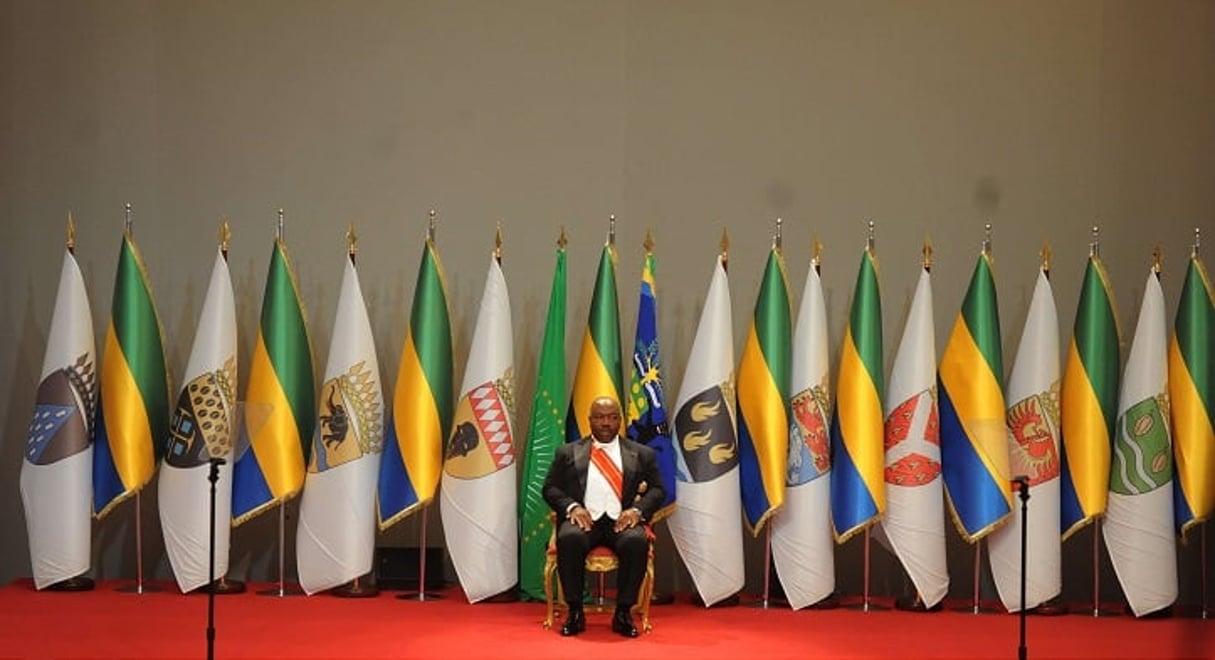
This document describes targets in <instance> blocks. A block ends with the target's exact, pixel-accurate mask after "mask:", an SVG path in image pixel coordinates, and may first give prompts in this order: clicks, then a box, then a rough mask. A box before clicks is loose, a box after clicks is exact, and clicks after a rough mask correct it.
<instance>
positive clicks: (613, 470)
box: [591, 445, 624, 499]
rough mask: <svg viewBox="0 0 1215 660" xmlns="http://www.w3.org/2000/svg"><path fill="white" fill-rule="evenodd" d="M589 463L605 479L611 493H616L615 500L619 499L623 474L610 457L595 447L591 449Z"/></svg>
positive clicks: (622, 484)
mask: <svg viewBox="0 0 1215 660" xmlns="http://www.w3.org/2000/svg"><path fill="white" fill-rule="evenodd" d="M591 462H592V463H594V464H595V467H596V468H597V469H598V470H599V474H602V475H603V478H604V479H607V482H608V485H610V486H611V487H612V492H613V493H616V499H620V498H621V497H622V496H623V493H624V473H622V472H621V471H620V468H619V467H616V464H615V463H613V462H612V457H611V456H608V455H607V452H606V451H604V450H603V449H601V448H600V447H599V446H598V445H595V446H592V447H591Z"/></svg>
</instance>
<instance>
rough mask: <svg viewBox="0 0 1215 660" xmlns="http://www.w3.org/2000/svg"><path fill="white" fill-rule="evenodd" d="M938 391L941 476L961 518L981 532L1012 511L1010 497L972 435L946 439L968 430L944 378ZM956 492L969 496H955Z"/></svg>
mask: <svg viewBox="0 0 1215 660" xmlns="http://www.w3.org/2000/svg"><path fill="white" fill-rule="evenodd" d="M937 391H938V392H939V393H940V394H939V396H938V398H937V410H938V414H939V415H940V423H941V435H942V442H941V476H942V477H943V478H944V480H945V485H946V490H947V491H952V492H950V500H949V501H950V502H951V503H952V504H953V508H954V511H956V512H957V514H958V521H959V522H961V524H962V527H963V528H965V529H966V531H967V533H968V534H972V535H973V534H977V533H979V532H981V531H983V530H984V529H986V528H987V527H990V526H991V525H992V524H994V523H995V522H996V521H997V520H999V519H1000V518H1002V517H1004V516H1005V515H1007V514H1008V512H1009V508H1008V500H1006V499H1004V492H1003V491H1002V490H1001V489H1000V486H999V484H997V483H996V482H995V480H994V479H992V476H991V473H990V472H989V471H988V470H987V466H986V465H984V464H983V460H982V459H981V458H979V455H978V453H977V452H976V451H975V450H974V444H973V443H972V442H971V441H970V440H969V438H966V440H965V441H964V442H944V435H945V434H946V433H947V432H955V433H960V434H962V435H965V433H966V430H965V427H963V426H962V421H961V420H960V419H959V418H958V411H957V410H956V409H954V407H953V401H952V400H951V399H950V398H949V391H948V390H947V389H946V388H945V383H944V382H942V381H941V380H940V378H938V379H937ZM951 484H952V485H953V487H952V488H950V487H949V486H950V485H951ZM955 493H961V494H964V495H965V497H954V494H955Z"/></svg>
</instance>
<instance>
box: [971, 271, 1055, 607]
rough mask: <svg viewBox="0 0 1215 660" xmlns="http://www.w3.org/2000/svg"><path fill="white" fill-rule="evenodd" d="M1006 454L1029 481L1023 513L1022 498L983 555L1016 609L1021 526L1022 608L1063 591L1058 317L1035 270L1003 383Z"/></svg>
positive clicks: (1004, 596) (1042, 274)
mask: <svg viewBox="0 0 1215 660" xmlns="http://www.w3.org/2000/svg"><path fill="white" fill-rule="evenodd" d="M1004 400H1005V401H1007V402H1008V414H1007V421H1008V431H1009V433H1008V457H1009V469H1010V472H1011V476H1025V477H1027V478H1028V479H1029V494H1030V500H1029V503H1028V505H1029V506H1028V516H1027V517H1026V516H1022V513H1021V501H1020V497H1019V496H1018V497H1016V498H1015V499H1014V503H1015V504H1016V506H1014V507H1013V512H1012V516H1010V517H1009V520H1008V522H1007V523H1006V524H1004V525H1003V526H1001V527H999V528H998V529H996V530H995V531H993V532H992V533H991V534H989V535H988V536H987V555H988V559H989V560H990V562H991V573H992V577H993V578H994V579H995V583H996V591H998V592H999V594H1000V601H1001V602H1003V603H1004V608H1005V609H1007V610H1008V611H1009V612H1018V611H1020V610H1021V528H1022V526H1025V527H1026V532H1025V533H1026V555H1027V557H1026V571H1025V608H1026V609H1032V608H1034V607H1037V606H1038V605H1041V604H1042V603H1044V602H1046V601H1048V600H1050V599H1052V598H1054V597H1055V596H1058V595H1059V593H1060V591H1061V590H1062V589H1063V573H1062V570H1063V569H1062V560H1061V556H1062V539H1061V537H1060V535H1059V526H1060V522H1059V507H1060V503H1059V483H1060V482H1059V469H1060V465H1059V456H1060V454H1059V318H1058V314H1057V313H1056V311H1055V296H1054V293H1053V292H1052V291H1051V286H1050V279H1049V278H1048V277H1047V274H1046V271H1044V270H1039V271H1038V282H1037V284H1035V285H1034V293H1033V298H1032V299H1031V300H1030V303H1029V312H1028V313H1027V314H1026V316H1025V328H1024V329H1023V330H1022V331H1021V343H1020V345H1019V346H1018V347H1017V357H1016V360H1015V361H1014V362H1013V368H1012V376H1010V377H1009V379H1008V392H1007V394H1006V396H1005V397H1004Z"/></svg>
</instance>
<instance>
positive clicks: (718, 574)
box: [667, 256, 745, 607]
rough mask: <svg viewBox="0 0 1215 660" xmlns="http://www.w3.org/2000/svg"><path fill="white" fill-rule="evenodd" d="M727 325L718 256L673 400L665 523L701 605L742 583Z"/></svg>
mask: <svg viewBox="0 0 1215 660" xmlns="http://www.w3.org/2000/svg"><path fill="white" fill-rule="evenodd" d="M731 323H732V320H731V312H730V284H729V279H728V278H727V276H726V269H725V257H724V256H719V257H718V258H717V262H716V264H715V266H714V268H713V275H712V279H711V280H710V283H709V292H708V294H707V295H706V296H705V303H704V308H703V309H702V311H701V313H700V321H699V323H698V324H697V326H696V337H695V339H694V340H693V341H692V350H691V352H690V354H689V356H688V361H687V367H685V369H684V374H683V381H682V382H681V384H680V387H679V396H678V397H677V398H676V401H675V411H676V412H675V419H674V436H675V460H676V479H677V481H676V485H675V487H676V491H677V492H676V501H677V502H679V506H678V507H676V508H675V511H674V512H672V513H671V515H670V516H669V517H668V518H667V529H669V530H670V531H671V538H672V540H673V541H674V542H675V548H676V549H677V550H678V551H679V556H680V557H681V558H682V559H683V563H684V566H686V567H687V569H688V573H689V574H690V575H691V577H692V583H693V584H695V585H696V591H697V593H699V594H700V598H701V600H702V601H704V603H705V606H706V607H708V606H710V605H713V604H714V603H717V602H719V601H721V600H723V599H725V598H728V597H730V596H732V595H734V594H736V593H738V591H739V590H740V589H742V587H743V582H744V578H745V570H744V568H745V567H744V564H743V536H742V526H741V525H740V524H739V520H740V519H741V517H742V502H741V501H740V500H739V497H738V493H739V476H738V437H737V434H736V431H735V422H734V405H733V404H734V334H733V331H732V329H731Z"/></svg>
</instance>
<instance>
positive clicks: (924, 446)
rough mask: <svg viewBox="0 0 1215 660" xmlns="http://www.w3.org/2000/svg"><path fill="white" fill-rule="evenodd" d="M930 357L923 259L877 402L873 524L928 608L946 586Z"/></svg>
mask: <svg viewBox="0 0 1215 660" xmlns="http://www.w3.org/2000/svg"><path fill="white" fill-rule="evenodd" d="M925 251H927V249H926V250H925ZM936 364H937V350H936V330H935V328H934V325H933V321H932V276H931V275H930V273H929V270H928V268H927V267H925V268H923V269H922V270H920V280H919V282H918V283H917V284H916V287H915V294H914V295H913V296H912V299H911V311H909V312H908V313H907V323H906V325H905V326H904V327H903V338H902V340H901V341H900V342H899V348H898V351H897V352H896V353H895V354H894V369H893V370H892V371H891V372H890V385H889V387H888V388H887V390H886V402H885V406H884V407H883V414H884V415H885V418H886V423H885V432H886V435H885V449H886V458H885V483H886V514H885V515H884V516H883V517H882V522H881V523H880V525H881V527H880V529H881V533H882V536H884V537H885V540H886V542H887V543H889V547H890V549H891V550H893V551H894V555H895V556H896V557H898V558H899V562H900V563H901V564H902V565H903V569H904V570H905V571H907V575H908V576H909V577H911V582H912V583H913V584H915V589H916V593H918V594H919V596H920V600H921V601H922V602H923V603H924V606H925V607H928V608H931V607H934V606H935V605H936V604H937V603H939V602H941V600H942V599H944V598H945V594H946V592H948V591H949V571H948V570H947V566H946V563H945V497H944V495H943V493H942V486H941V433H940V424H939V417H938V415H937V401H936V398H937V391H936V379H935V375H936V374H935V371H936Z"/></svg>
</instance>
